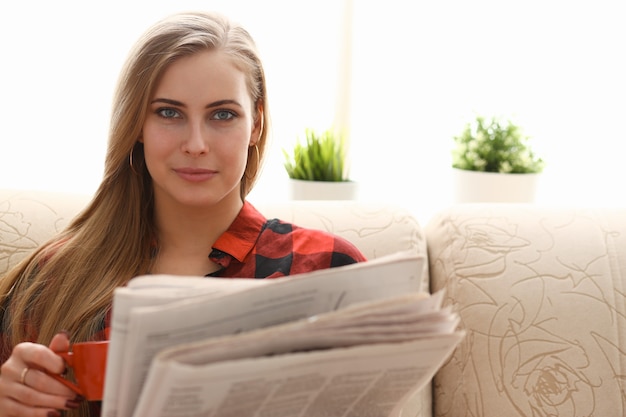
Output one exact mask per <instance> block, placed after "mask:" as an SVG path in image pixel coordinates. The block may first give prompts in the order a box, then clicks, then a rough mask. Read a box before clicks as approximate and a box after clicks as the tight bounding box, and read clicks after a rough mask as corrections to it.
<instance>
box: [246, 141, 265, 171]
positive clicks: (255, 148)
mask: <svg viewBox="0 0 626 417" xmlns="http://www.w3.org/2000/svg"><path fill="white" fill-rule="evenodd" d="M254 150H255V151H256V170H255V171H254V175H256V173H257V172H259V165H260V164H261V154H260V152H259V147H258V146H257V145H256V144H255V145H254ZM248 165H249V164H248ZM254 175H250V174H248V170H247V167H246V172H245V173H244V177H245V178H246V179H247V180H252V178H254Z"/></svg>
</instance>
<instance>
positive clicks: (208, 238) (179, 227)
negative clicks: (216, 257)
mask: <svg viewBox="0 0 626 417" xmlns="http://www.w3.org/2000/svg"><path fill="white" fill-rule="evenodd" d="M242 207H243V202H242V201H241V199H239V198H238V199H237V200H235V201H228V200H222V201H220V203H218V204H215V205H212V206H211V207H188V206H184V207H180V206H178V207H173V205H172V204H159V202H155V219H156V226H157V234H158V235H157V236H158V237H157V239H158V242H157V245H158V246H157V247H158V250H157V254H156V257H155V259H154V263H153V268H152V271H151V272H152V273H153V274H174V275H206V274H208V273H210V272H214V271H216V270H217V269H218V266H217V265H215V264H214V263H213V262H211V261H210V260H209V258H208V255H209V253H210V252H211V247H212V246H213V244H214V243H215V241H216V240H217V239H218V238H219V237H220V236H221V235H222V234H223V233H224V232H225V231H226V230H228V228H229V227H230V225H231V224H232V222H233V221H234V220H235V218H236V217H237V215H238V214H239V212H240V211H241V208H242Z"/></svg>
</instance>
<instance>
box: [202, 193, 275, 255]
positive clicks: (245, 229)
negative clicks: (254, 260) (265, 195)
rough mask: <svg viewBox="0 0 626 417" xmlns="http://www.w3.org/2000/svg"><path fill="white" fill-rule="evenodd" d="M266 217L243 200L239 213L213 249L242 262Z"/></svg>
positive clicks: (252, 245)
mask: <svg viewBox="0 0 626 417" xmlns="http://www.w3.org/2000/svg"><path fill="white" fill-rule="evenodd" d="M266 222H267V219H266V218H265V216H263V215H262V214H261V213H260V212H259V211H258V210H257V209H256V208H255V207H254V206H253V205H252V204H250V203H249V202H248V201H244V203H243V207H242V208H241V210H240V211H239V214H238V215H237V217H236V218H235V220H234V221H233V222H232V224H231V225H230V227H229V228H228V230H226V231H225V232H224V233H223V234H222V235H221V236H220V237H219V238H218V239H217V241H216V242H215V244H214V245H213V249H214V250H218V251H221V252H225V253H227V254H229V255H230V256H232V257H233V258H235V259H237V261H239V262H243V260H244V259H245V258H246V256H247V255H248V253H250V251H251V250H252V248H254V245H255V243H256V241H257V239H258V237H259V235H260V234H261V231H262V230H263V227H264V226H265V223H266Z"/></svg>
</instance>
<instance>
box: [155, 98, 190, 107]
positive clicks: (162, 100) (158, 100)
mask: <svg viewBox="0 0 626 417" xmlns="http://www.w3.org/2000/svg"><path fill="white" fill-rule="evenodd" d="M150 103H151V104H155V103H165V104H171V105H172V106H178V107H185V104H184V103H182V102H180V101H177V100H172V99H169V98H155V99H154V100H152V101H151V102H150Z"/></svg>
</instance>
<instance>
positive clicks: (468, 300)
mask: <svg viewBox="0 0 626 417" xmlns="http://www.w3.org/2000/svg"><path fill="white" fill-rule="evenodd" d="M425 230H426V235H427V243H428V254H429V264H430V273H431V288H432V291H436V290H439V289H441V288H445V289H446V295H447V302H448V303H449V304H452V305H454V306H455V307H456V308H457V309H458V311H459V313H460V315H461V323H462V324H461V327H463V328H464V329H465V330H466V331H467V337H466V338H465V340H464V341H463V342H462V344H461V345H460V346H459V348H457V350H456V351H455V352H454V354H453V356H452V357H451V358H450V359H449V361H447V363H446V364H445V365H444V367H443V368H442V369H441V371H440V372H439V373H438V374H437V375H436V377H435V379H434V381H433V389H434V409H435V410H434V411H435V415H436V416H442V417H443V416H445V417H462V416H483V417H491V416H493V417H496V416H497V417H500V416H528V417H530V416H532V417H544V416H551V417H557V416H558V417H564V416H568V417H573V416H576V417H578V416H592V415H593V416H622V415H625V411H626V407H625V401H626V397H625V395H624V387H625V384H626V379H625V371H626V298H625V297H626V208H622V209H608V208H607V209H599V208H598V209H592V208H587V209H566V208H541V207H536V206H525V205H506V204H488V205H485V204H474V205H472V204H469V205H459V206H456V207H452V208H450V209H448V210H446V211H443V212H440V213H438V214H437V215H436V216H435V217H434V218H433V219H432V220H431V221H430V222H429V223H428V225H427V226H426V228H425Z"/></svg>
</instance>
